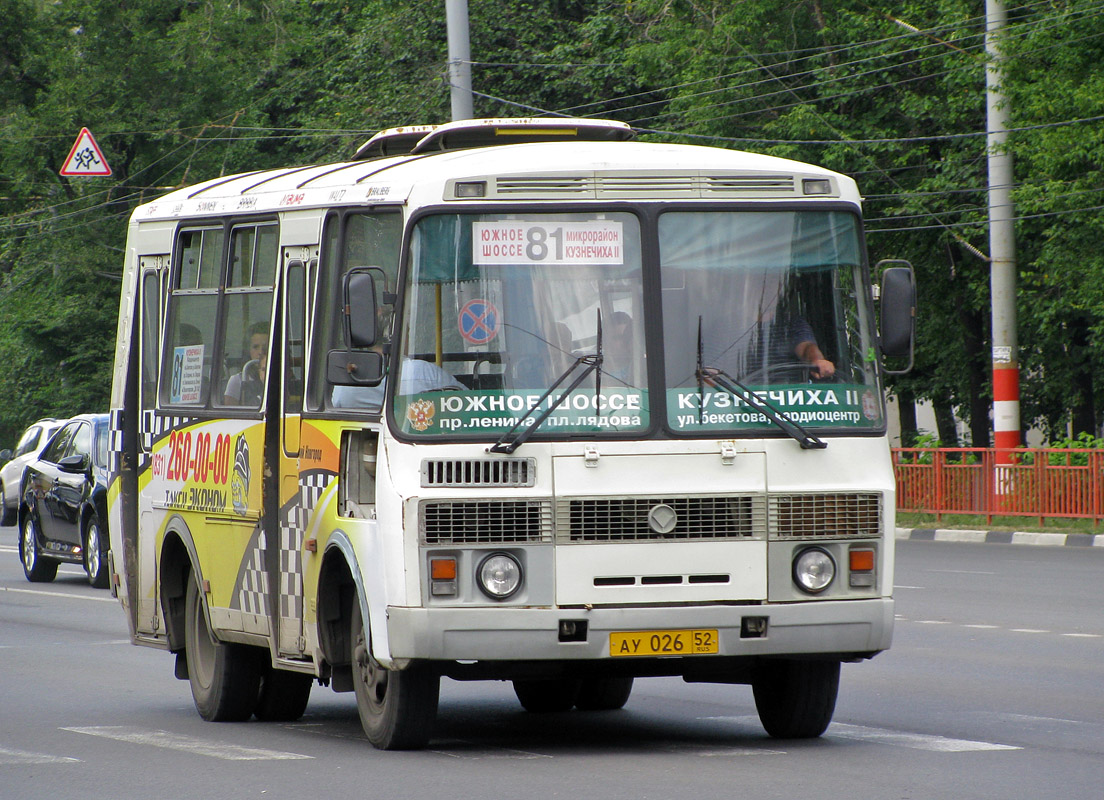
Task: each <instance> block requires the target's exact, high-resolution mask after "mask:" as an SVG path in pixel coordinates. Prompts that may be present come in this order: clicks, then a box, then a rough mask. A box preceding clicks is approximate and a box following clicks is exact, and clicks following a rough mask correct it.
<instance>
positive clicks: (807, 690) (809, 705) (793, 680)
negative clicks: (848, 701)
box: [751, 659, 840, 739]
mask: <svg viewBox="0 0 1104 800" xmlns="http://www.w3.org/2000/svg"><path fill="white" fill-rule="evenodd" d="M839 675H840V664H839V662H838V661H808V660H801V659H784V660H778V661H775V660H770V661H764V662H763V663H762V665H761V666H760V667H759V668H758V670H757V671H756V675H755V678H754V679H753V681H752V684H751V687H752V691H753V693H754V695H755V709H756V711H758V712H759V721H760V722H762V723H763V727H764V728H765V729H766V731H767V733H768V734H770V735H771V736H772V737H774V738H776V739H813V738H816V737H817V736H820V735H821V734H822V733H824V731H825V730H826V729H827V728H828V724H829V723H830V722H831V721H832V714H833V713H834V712H835V710H836V695H837V694H838V692H839Z"/></svg>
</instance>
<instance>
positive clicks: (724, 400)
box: [659, 210, 884, 433]
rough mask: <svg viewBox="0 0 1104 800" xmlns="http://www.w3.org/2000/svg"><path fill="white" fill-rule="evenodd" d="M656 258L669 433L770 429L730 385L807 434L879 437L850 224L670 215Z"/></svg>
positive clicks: (821, 214)
mask: <svg viewBox="0 0 1104 800" xmlns="http://www.w3.org/2000/svg"><path fill="white" fill-rule="evenodd" d="M659 246H660V271H661V274H662V286H663V319H664V337H663V342H664V363H665V365H666V382H667V424H668V426H669V427H670V428H671V429H672V430H673V431H675V432H687V433H692V432H705V431H727V430H736V431H739V430H747V429H749V428H750V429H764V428H769V427H771V422H770V421H769V420H767V419H766V418H765V417H764V416H763V415H762V414H760V413H758V412H756V411H755V410H754V409H752V408H750V407H749V406H748V405H747V404H746V403H744V402H743V401H742V400H741V399H740V398H739V397H738V396H737V395H736V394H734V393H733V392H731V391H730V390H729V389H727V388H725V384H726V383H728V384H729V385H731V383H732V382H738V383H739V384H741V385H743V386H746V387H748V388H750V389H751V390H753V391H755V393H756V395H757V396H759V397H761V398H762V399H763V400H764V401H766V402H768V403H769V404H771V405H772V406H774V407H775V408H776V409H778V410H780V411H782V412H784V413H785V414H786V416H787V417H788V418H789V419H791V420H792V421H794V422H796V423H798V424H800V425H802V426H804V427H807V428H809V427H816V428H841V427H843V428H864V427H865V428H881V426H882V425H883V424H884V421H883V417H884V414H883V409H882V403H881V399H880V398H881V392H880V391H879V390H878V387H877V368H876V361H875V348H874V338H873V333H872V329H873V326H872V320H871V319H870V314H869V307H868V305H867V303H866V300H865V297H864V294H863V291H862V287H863V286H864V285H865V284H864V281H863V274H862V253H861V250H860V246H859V232H858V225H857V221H856V218H855V217H854V216H853V215H851V214H849V213H844V212H834V211H822V210H817V211H791V210H781V211H672V212H668V213H665V214H663V215H661V216H660V218H659Z"/></svg>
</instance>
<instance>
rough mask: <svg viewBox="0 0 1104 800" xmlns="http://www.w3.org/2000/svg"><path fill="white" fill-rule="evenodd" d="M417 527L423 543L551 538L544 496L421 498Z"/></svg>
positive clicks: (501, 541) (491, 542) (490, 542)
mask: <svg viewBox="0 0 1104 800" xmlns="http://www.w3.org/2000/svg"><path fill="white" fill-rule="evenodd" d="M418 529H419V532H420V534H421V539H422V541H423V542H424V543H425V544H434V545H441V544H508V543H539V542H551V541H552V508H551V504H550V503H549V502H548V501H547V500H424V501H422V503H421V504H420V505H419V506H418Z"/></svg>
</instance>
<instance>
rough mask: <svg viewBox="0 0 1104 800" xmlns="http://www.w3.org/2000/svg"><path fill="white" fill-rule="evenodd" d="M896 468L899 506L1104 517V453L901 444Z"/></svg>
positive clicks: (941, 510)
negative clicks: (930, 446)
mask: <svg viewBox="0 0 1104 800" xmlns="http://www.w3.org/2000/svg"><path fill="white" fill-rule="evenodd" d="M998 452H999V454H1000V458H999V459H998ZM1008 462H1010V463H1008ZM893 470H894V473H895V474H896V476H897V510H898V511H909V512H916V513H921V514H934V515H935V516H936V519H941V518H942V516H943V515H944V514H974V515H982V516H984V517H985V519H986V521H987V522H992V521H993V517H998V516H1012V517H1037V518H1038V519H1039V522H1040V524H1042V523H1044V522H1045V521H1046V519H1047V518H1048V517H1050V518H1059V517H1061V518H1085V519H1091V520H1093V524H1094V525H1095V524H1097V523H1098V522H1099V521H1100V520H1101V519H1102V518H1104V450H1087V449H1083V448H1082V449H1059V448H1021V449H1017V450H999V451H998V450H997V449H995V448H973V447H959V448H947V447H943V448H927V447H895V448H893Z"/></svg>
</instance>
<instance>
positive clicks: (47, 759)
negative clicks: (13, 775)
mask: <svg viewBox="0 0 1104 800" xmlns="http://www.w3.org/2000/svg"><path fill="white" fill-rule="evenodd" d="M79 763H81V760H80V759H79V758H69V757H68V756H52V755H49V754H48V753H31V752H28V751H26V750H9V749H8V748H6V747H0V765H4V766H8V765H12V766H17V765H19V764H79Z"/></svg>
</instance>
